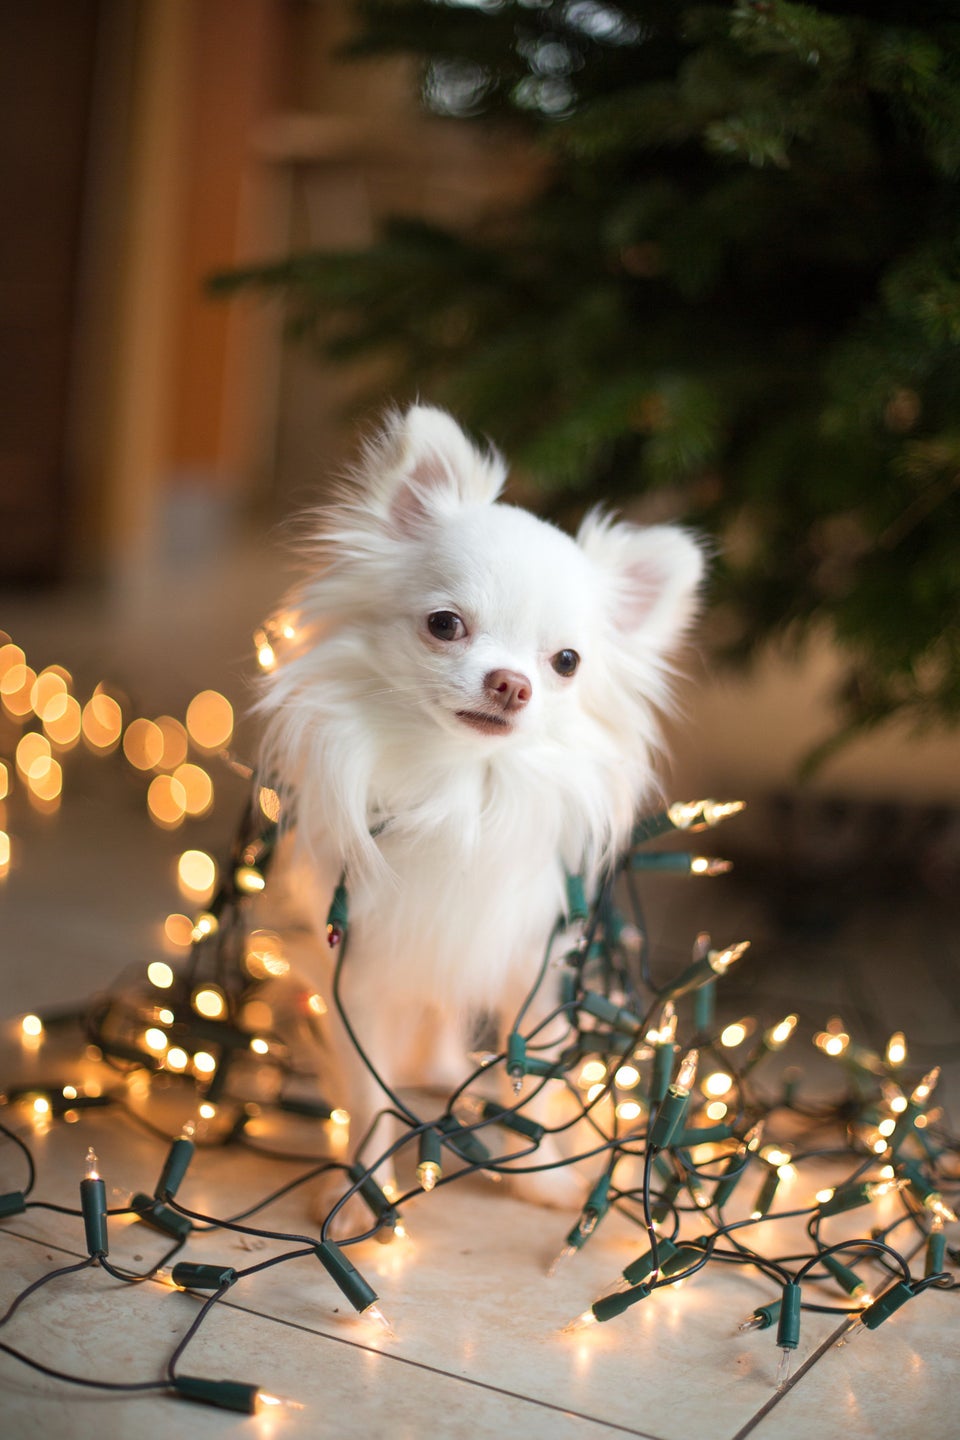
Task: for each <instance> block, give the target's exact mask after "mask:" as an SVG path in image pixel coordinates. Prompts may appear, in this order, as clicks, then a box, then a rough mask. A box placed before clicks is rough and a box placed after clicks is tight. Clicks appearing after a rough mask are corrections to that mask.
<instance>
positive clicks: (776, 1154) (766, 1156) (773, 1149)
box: [760, 1145, 793, 1168]
mask: <svg viewBox="0 0 960 1440" xmlns="http://www.w3.org/2000/svg"><path fill="white" fill-rule="evenodd" d="M760 1156H761V1159H763V1160H766V1162H767V1164H768V1165H773V1166H774V1167H776V1168H779V1167H780V1166H781V1165H789V1164H790V1161H791V1160H792V1159H793V1156H792V1155H791V1153H790V1151H789V1150H781V1149H780V1147H779V1146H778V1145H764V1146H763V1147H762V1148H761V1150H760Z"/></svg>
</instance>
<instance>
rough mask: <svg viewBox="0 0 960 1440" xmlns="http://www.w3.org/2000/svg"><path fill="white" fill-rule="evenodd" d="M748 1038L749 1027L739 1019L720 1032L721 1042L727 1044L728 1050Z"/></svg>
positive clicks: (733, 1048)
mask: <svg viewBox="0 0 960 1440" xmlns="http://www.w3.org/2000/svg"><path fill="white" fill-rule="evenodd" d="M746 1038H747V1027H746V1025H745V1024H744V1022H743V1021H742V1020H737V1021H735V1022H734V1023H733V1024H732V1025H727V1026H725V1028H724V1029H723V1030H721V1032H720V1044H721V1045H723V1046H725V1048H726V1049H727V1050H735V1049H736V1047H737V1046H738V1045H742V1044H743V1042H744V1040H746Z"/></svg>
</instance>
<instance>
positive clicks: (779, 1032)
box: [763, 1015, 799, 1050]
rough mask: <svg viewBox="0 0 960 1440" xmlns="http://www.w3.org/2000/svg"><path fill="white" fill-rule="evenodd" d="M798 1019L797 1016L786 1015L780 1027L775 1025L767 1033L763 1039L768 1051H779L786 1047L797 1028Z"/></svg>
mask: <svg viewBox="0 0 960 1440" xmlns="http://www.w3.org/2000/svg"><path fill="white" fill-rule="evenodd" d="M798 1018H799V1017H798V1016H796V1015H786V1016H785V1017H784V1018H783V1019H782V1020H781V1021H780V1023H779V1025H773V1026H772V1027H771V1028H770V1029H769V1030H768V1031H767V1033H766V1035H765V1036H764V1037H763V1038H764V1044H765V1045H766V1047H767V1049H768V1050H779V1049H781V1048H782V1047H783V1046H784V1045H786V1043H787V1041H788V1040H789V1039H790V1036H791V1035H792V1034H793V1032H794V1030H795V1029H796V1028H797V1020H798Z"/></svg>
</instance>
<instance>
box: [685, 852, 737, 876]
mask: <svg viewBox="0 0 960 1440" xmlns="http://www.w3.org/2000/svg"><path fill="white" fill-rule="evenodd" d="M732 869H733V862H732V861H731V860H720V859H719V858H718V857H717V856H715V855H694V857H693V858H692V860H691V861H690V874H691V875H726V874H727V872H728V871H730V870H732Z"/></svg>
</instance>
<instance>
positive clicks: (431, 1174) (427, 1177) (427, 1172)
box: [417, 1160, 443, 1190]
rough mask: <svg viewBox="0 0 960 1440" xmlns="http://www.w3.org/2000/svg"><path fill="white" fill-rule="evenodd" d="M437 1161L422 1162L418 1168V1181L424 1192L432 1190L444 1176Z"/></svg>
mask: <svg viewBox="0 0 960 1440" xmlns="http://www.w3.org/2000/svg"><path fill="white" fill-rule="evenodd" d="M442 1173H443V1172H442V1170H441V1169H440V1166H439V1165H438V1164H437V1162H436V1160H421V1161H420V1164H419V1165H418V1166H417V1181H418V1183H419V1185H420V1188H421V1189H422V1190H432V1189H433V1187H434V1186H435V1185H436V1183H437V1181H438V1180H439V1179H440V1176H441V1175H442Z"/></svg>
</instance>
